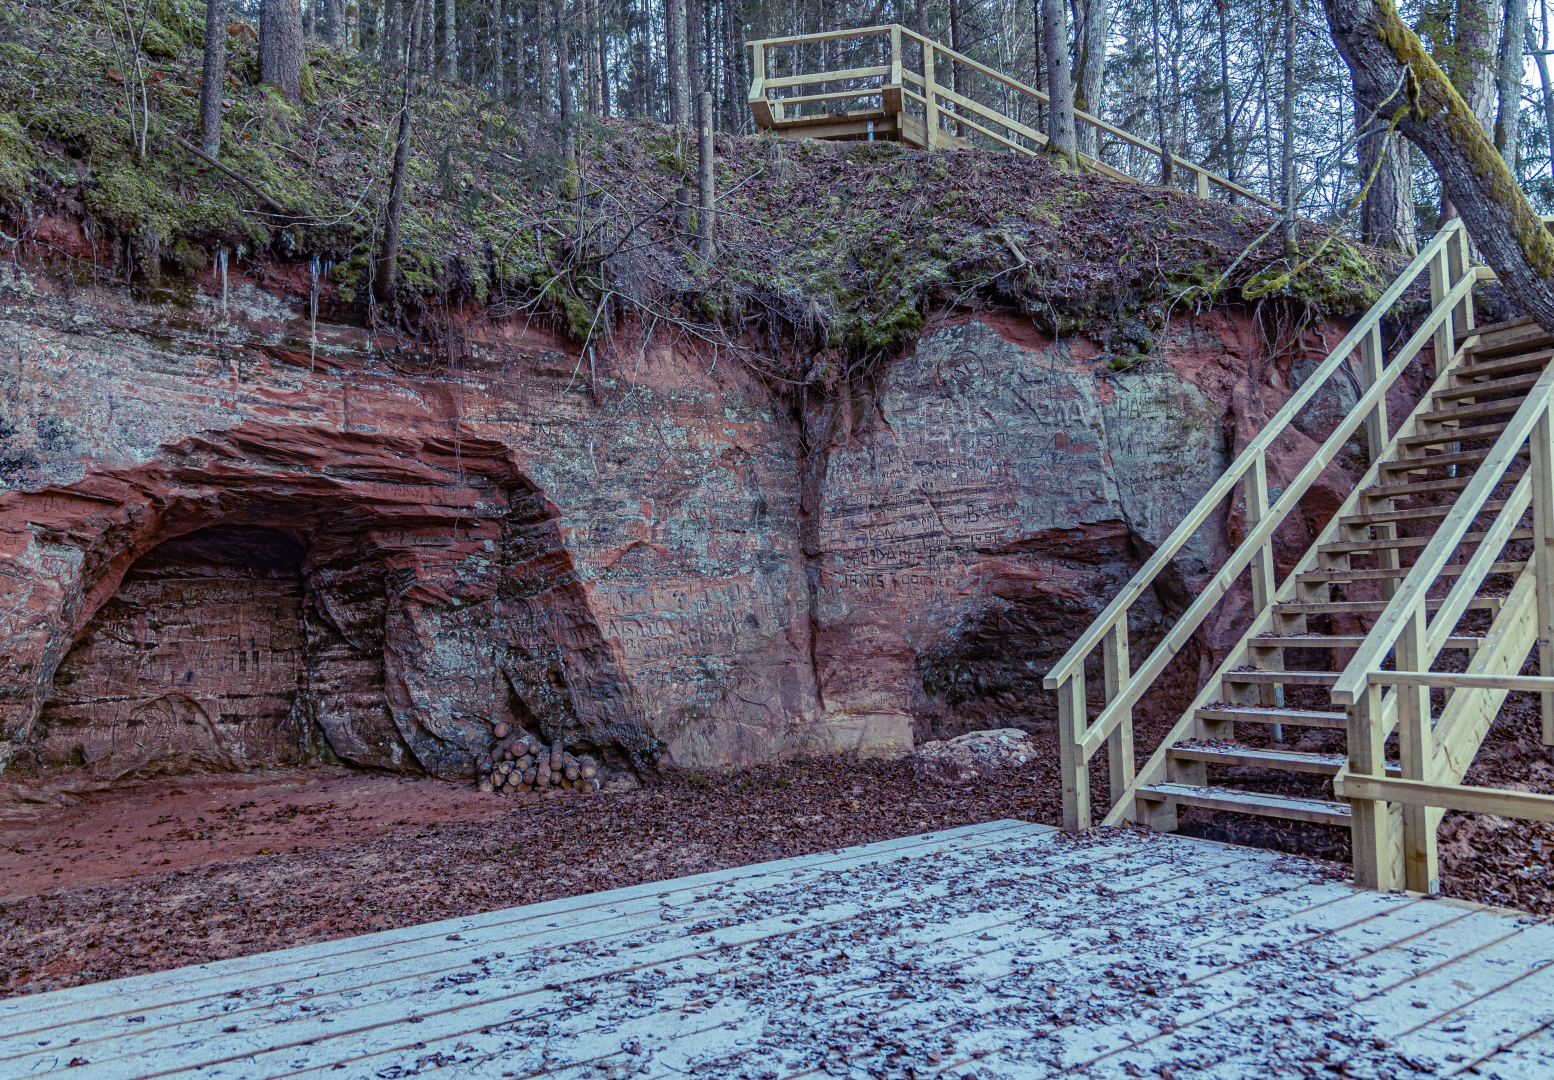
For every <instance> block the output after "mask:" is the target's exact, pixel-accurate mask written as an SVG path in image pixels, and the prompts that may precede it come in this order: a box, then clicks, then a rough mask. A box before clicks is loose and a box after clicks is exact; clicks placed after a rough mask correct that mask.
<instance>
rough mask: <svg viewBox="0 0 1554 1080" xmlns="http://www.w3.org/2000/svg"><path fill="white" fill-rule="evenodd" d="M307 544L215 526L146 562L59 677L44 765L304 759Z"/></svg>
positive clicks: (48, 709)
mask: <svg viewBox="0 0 1554 1080" xmlns="http://www.w3.org/2000/svg"><path fill="white" fill-rule="evenodd" d="M306 555H307V548H306V546H305V545H304V544H303V543H301V542H300V541H299V540H297V539H296V538H295V537H293V536H291V535H289V534H288V533H286V532H284V531H282V530H280V529H276V528H271V527H268V526H263V525H233V524H220V525H210V526H207V527H205V528H201V529H197V530H195V531H193V532H189V533H185V534H183V535H181V536H177V537H174V538H172V539H169V540H166V541H164V542H162V543H161V544H158V545H157V546H156V547H154V548H152V549H151V550H150V551H148V552H146V553H145V554H144V555H142V556H141V557H140V558H139V559H137V560H136V561H135V562H134V563H133V564H132V565H131V566H130V568H129V569H128V571H126V573H125V575H124V578H123V580H122V582H121V584H120V586H119V589H118V591H117V592H116V593H115V595H114V596H113V598H112V599H110V600H109V601H108V602H107V603H105V604H104V605H103V606H102V607H101V608H100V609H99V610H98V611H97V612H96V614H95V615H93V617H92V618H91V620H90V622H88V624H87V626H86V628H85V629H84V630H83V631H82V632H81V633H80V635H79V636H78V637H77V639H76V641H75V643H74V645H73V646H72V648H71V650H70V652H69V653H68V654H67V655H66V657H65V659H64V661H63V662H62V663H61V664H60V666H59V669H58V671H57V672H56V674H55V676H54V688H53V692H52V694H51V695H50V697H49V700H48V702H47V703H46V704H45V706H44V711H43V717H42V720H43V731H44V737H43V739H42V740H41V745H40V746H39V747H38V752H39V756H40V757H41V758H42V760H43V762H44V763H45V764H59V765H64V764H73V765H77V766H87V767H89V768H90V769H91V770H92V771H93V772H96V773H98V774H101V775H107V776H123V775H127V774H134V773H144V772H165V771H180V770H183V769H191V768H217V769H230V768H241V767H243V766H245V765H249V764H255V763H264V764H284V763H290V762H295V761H297V760H298V759H299V757H300V756H301V755H302V754H303V751H304V747H305V744H306V742H307V731H306V730H305V728H306V718H305V715H304V714H303V711H302V710H299V709H298V704H299V693H300V692H301V689H302V687H303V684H304V682H305V673H304V666H305V659H304V658H305V652H306V627H305V620H304V602H305V587H304V580H303V561H304V559H305V557H306Z"/></svg>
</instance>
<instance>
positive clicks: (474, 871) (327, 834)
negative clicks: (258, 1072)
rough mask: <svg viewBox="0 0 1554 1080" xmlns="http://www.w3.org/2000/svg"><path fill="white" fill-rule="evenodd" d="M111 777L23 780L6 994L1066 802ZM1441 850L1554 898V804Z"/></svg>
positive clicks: (975, 793) (1210, 825)
mask: <svg viewBox="0 0 1554 1080" xmlns="http://www.w3.org/2000/svg"><path fill="white" fill-rule="evenodd" d="M1035 741H1036V745H1037V750H1038V756H1037V762H1049V761H1055V760H1056V758H1057V748H1056V746H1055V744H1054V740H1053V738H1052V736H1051V735H1047V736H1045V737H1043V736H1037V737H1036V740H1035ZM1093 775H1095V776H1096V777H1098V778H1104V777H1105V776H1106V768H1105V762H1104V759H1097V762H1096V763H1095V768H1094V770H1093ZM1244 779H1247V780H1252V779H1263V780H1266V777H1246V778H1244ZM1236 780H1237V778H1236V777H1234V776H1226V777H1224V778H1222V782H1231V783H1234V782H1236ZM1468 782H1469V783H1477V784H1486V785H1490V786H1497V787H1520V788H1522V789H1523V790H1549V789H1550V788H1551V787H1554V767H1551V766H1550V765H1549V764H1548V751H1547V749H1546V748H1544V747H1541V746H1539V745H1538V738H1537V714H1536V709H1535V708H1534V707H1532V706H1531V705H1530V703H1523V702H1513V703H1512V705H1511V706H1510V707H1508V708H1507V709H1506V710H1505V712H1504V713H1503V714H1502V718H1501V720H1500V721H1497V723H1496V725H1495V727H1494V729H1492V730H1491V733H1490V737H1489V739H1488V740H1487V741H1486V743H1485V746H1484V748H1483V750H1482V751H1481V752H1480V756H1479V759H1478V761H1477V762H1476V763H1475V765H1474V767H1473V770H1472V771H1471V772H1470V773H1469V776H1468ZM1102 783H1103V784H1104V779H1103V780H1102ZM92 786H93V785H91V784H80V785H77V786H76V788H75V793H74V794H60V793H59V785H58V784H56V785H54V787H53V789H52V790H53V791H54V794H52V795H49V794H46V793H41V792H38V791H37V790H34V791H33V792H32V794H31V798H33V799H35V800H41V801H33V802H18V801H16V800H15V798H14V797H13V798H12V799H11V800H10V801H0V933H3V934H4V943H3V952H0V996H8V995H10V994H16V993H27V992H32V991H37V990H47V989H56V988H60V987H65V986H72V985H76V984H78V983H84V982H93V981H97V980H100V979H108V978H116V977H119V976H123V975H132V974H137V973H140V972H145V971H153V970H158V969H162V968H168V967H175V966H178V965H182V964H194V963H203V962H206V961H210V960H216V959H221V958H225V957H231V956H241V955H246V954H250V953H256V952H263V951H266V950H269V949H277V948H284V947H287V946H291V945H303V944H307V943H309V942H313V941H319V940H324V939H327V938H334V937H341V936H346V935H350V934H360V933H366V932H369V931H372V930H378V929H388V928H391V927H397V926H406V925H413V924H416V923H423V922H428V921H431V920H434V919H440V918H449V917H454V916H458V915H465V914H470V913H474V912H479V911H487V910H491V909H494V908H504V907H512V906H515V905H519V904H529V903H534V902H537V901H541V900H549V899H554V898H557V897H562V896H571V895H577V894H581V893H588V892H595V891H598V890H601V889H611V888H616V887H619V886H624V885H633V884H637V883H639V882H644V881H658V880H664V879H668V878H675V877H682V876H685V875H689V874H696V873H701V872H703V871H707V870H714V869H720V868H723V867H728V866H739V865H746V864H749V863H755V862H762V861H765V860H768V859H779V858H786V857H789V856H795V855H804V854H810V853H814V852H818V851H826V850H831V849H834V848H838V847H844V846H847V845H852V844H864V843H870V842H873V841H878V840H888V839H892V838H894V837H897V836H908V835H912V834H915V833H922V832H928V831H930V830H934V829H941V828H947V827H952V826H956V825H965V824H971V823H974V822H982V821H992V820H996V819H999V818H1017V819H1021V820H1025V821H1038V822H1044V823H1048V824H1057V823H1058V822H1059V820H1060V812H1059V798H1058V790H1059V789H1058V781H1057V776H1056V772H1055V770H1054V769H1052V768H1050V767H1049V766H1047V765H1045V764H1037V765H1035V766H1033V768H1032V769H1031V773H1030V774H1029V775H1019V776H1012V777H1009V778H1007V779H1005V780H1003V781H1001V782H998V783H987V784H981V785H975V786H972V787H968V788H964V789H949V788H944V787H940V786H939V785H936V784H930V783H921V782H918V781H917V780H915V779H914V778H913V776H912V769H911V763H910V762H909V761H894V762H885V761H863V762H856V761H847V760H843V759H838V758H833V759H822V760H814V761H806V762H794V763H784V764H776V765H770V766H763V767H761V768H756V769H751V770H748V771H744V772H737V773H731V774H729V775H724V776H705V775H693V776H690V777H685V778H683V779H682V781H681V782H678V783H674V784H666V785H662V786H658V787H652V788H645V789H642V790H638V791H629V792H599V793H596V794H589V795H582V794H572V793H559V792H558V793H552V794H548V795H522V796H516V797H513V798H508V799H503V798H498V797H495V796H491V795H482V794H480V793H479V792H477V791H476V790H474V789H473V788H472V787H471V786H469V785H468V784H462V783H458V784H455V783H445V782H442V781H436V780H426V779H415V780H412V779H403V778H398V777H391V776H383V775H374V774H368V773H362V772H359V771H354V770H349V769H344V768H315V769H298V770H278V771H268V772H255V773H245V774H239V775H215V776H211V775H206V776H185V777H178V778H175V779H161V780H154V781H147V782H143V783H134V784H117V785H113V786H112V787H111V788H109V787H108V786H107V785H102V784H97V785H95V786H97V787H99V788H103V789H104V790H96V791H93V790H88V789H89V788H90V787H92ZM1103 792H1104V789H1103V790H1098V791H1095V793H1094V794H1095V795H1096V796H1097V804H1096V805H1097V810H1098V813H1099V809H1100V807H1101V806H1103V805H1104V794H1103ZM1318 793H1319V792H1317V791H1312V792H1309V794H1318ZM1182 825H1183V831H1184V832H1187V833H1190V834H1196V835H1205V836H1211V837H1213V838H1215V839H1223V840H1229V841H1232V842H1241V843H1253V844H1260V845H1264V846H1268V847H1274V848H1280V849H1283V850H1288V851H1298V852H1302V853H1305V854H1311V855H1317V856H1322V857H1327V858H1330V859H1333V860H1335V862H1334V865H1335V870H1337V869H1339V868H1340V867H1342V866H1343V864H1344V863H1345V862H1346V861H1347V858H1348V850H1347V849H1348V837H1347V836H1346V835H1341V833H1342V830H1334V829H1324V828H1323V827H1321V826H1304V825H1300V824H1298V823H1275V822H1269V821H1266V820H1263V819H1248V818H1243V817H1239V816H1236V815H1224V814H1202V813H1199V812H1192V813H1186V814H1184V815H1183V820H1182ZM1441 869H1442V883H1443V887H1444V891H1445V892H1446V894H1447V895H1450V896H1457V897H1461V898H1463V899H1467V900H1476V901H1479V902H1481V903H1487V904H1492V905H1498V906H1507V907H1518V908H1521V909H1523V910H1527V911H1533V912H1537V913H1540V914H1543V915H1554V824H1547V823H1541V822H1515V821H1507V820H1505V819H1498V818H1491V817H1483V816H1479V815H1467V814H1463V815H1459V814H1452V815H1449V816H1448V817H1447V820H1446V822H1445V825H1444V827H1443V828H1442V831H1441Z"/></svg>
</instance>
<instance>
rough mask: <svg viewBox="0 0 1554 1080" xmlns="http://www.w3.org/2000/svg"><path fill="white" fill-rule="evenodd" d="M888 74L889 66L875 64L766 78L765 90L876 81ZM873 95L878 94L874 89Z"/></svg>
mask: <svg viewBox="0 0 1554 1080" xmlns="http://www.w3.org/2000/svg"><path fill="white" fill-rule="evenodd" d="M889 74H890V65H889V64H876V65H874V66H872V67H861V68H843V69H841V70H839V71H817V72H813V73H811V74H809V75H783V76H780V77H778V78H775V79H774V78H770V77H768V78H767V80H766V89H768V90H781V89H783V88H784V87H788V86H810V85H812V84H814V83H828V82H845V81H847V80H848V79H877V78H879V77H880V76H882V75H884V76H888V75H889ZM873 93H876V94H877V93H879V90H878V88H876V89H875V90H874V91H873Z"/></svg>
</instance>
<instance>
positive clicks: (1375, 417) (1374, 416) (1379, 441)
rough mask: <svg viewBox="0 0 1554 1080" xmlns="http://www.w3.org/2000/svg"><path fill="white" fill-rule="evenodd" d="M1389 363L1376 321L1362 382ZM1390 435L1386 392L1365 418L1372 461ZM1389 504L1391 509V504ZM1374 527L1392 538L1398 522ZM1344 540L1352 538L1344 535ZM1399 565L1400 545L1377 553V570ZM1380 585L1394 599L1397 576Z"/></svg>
mask: <svg viewBox="0 0 1554 1080" xmlns="http://www.w3.org/2000/svg"><path fill="white" fill-rule="evenodd" d="M1386 366H1387V356H1386V352H1385V350H1384V349H1383V346H1382V340H1381V322H1380V320H1377V322H1376V325H1374V326H1372V327H1371V329H1370V332H1369V333H1367V334H1366V335H1365V339H1364V340H1363V341H1361V342H1360V369H1361V381H1362V382H1363V384H1364V387H1365V389H1366V390H1369V389H1370V388H1371V387H1373V386H1375V385H1376V383H1377V382H1378V381H1379V380H1380V379H1381V376H1382V374H1383V369H1385V368H1386ZM1389 435H1390V426H1389V424H1388V422H1387V397H1386V395H1385V394H1383V395H1382V396H1381V398H1380V399H1379V400H1378V401H1377V402H1376V407H1375V408H1373V409H1372V410H1371V411H1370V412H1369V413H1368V414H1367V415H1366V417H1365V445H1366V449H1367V450H1368V452H1369V456H1370V460H1371V462H1372V464H1374V463H1375V462H1376V461H1377V460H1378V459H1379V458H1380V457H1381V452H1382V450H1383V449H1385V448H1386V445H1387V439H1388V437H1389ZM1403 479H1404V480H1405V481H1406V480H1407V479H1408V478H1407V475H1406V474H1405V475H1404V477H1403ZM1382 483H1383V484H1385V483H1386V479H1385V477H1383V478H1382ZM1388 507H1389V508H1390V503H1389V504H1388ZM1375 528H1376V537H1377V539H1379V540H1391V539H1392V538H1393V536H1394V535H1395V533H1396V532H1397V526H1395V525H1377V526H1376V527H1375ZM1361 531H1363V530H1361ZM1345 539H1349V538H1348V537H1345ZM1398 565H1399V564H1398V552H1397V548H1387V549H1386V550H1384V551H1378V552H1377V553H1376V566H1377V568H1378V569H1381V570H1396V569H1397V568H1398ZM1377 584H1378V585H1379V586H1380V588H1381V598H1382V599H1383V600H1391V599H1392V594H1393V592H1394V591H1396V589H1397V581H1396V579H1394V578H1383V579H1382V580H1381V581H1379V582H1377Z"/></svg>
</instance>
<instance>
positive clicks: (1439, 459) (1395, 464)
mask: <svg viewBox="0 0 1554 1080" xmlns="http://www.w3.org/2000/svg"><path fill="white" fill-rule="evenodd" d="M1490 453H1491V451H1490V450H1464V451H1462V452H1461V453H1460V454H1434V455H1431V456H1430V457H1414V458H1399V459H1398V460H1396V461H1384V462H1382V463H1381V471H1382V472H1384V473H1411V472H1423V471H1425V470H1426V469H1444V468H1446V467H1447V466H1448V465H1476V464H1478V463H1479V462H1480V461H1483V460H1484V459H1485V458H1487V457H1488V456H1489V455H1490ZM1526 455H1527V448H1526V447H1525V446H1524V447H1522V449H1521V451H1520V452H1519V454H1518V456H1520V457H1525V456H1526Z"/></svg>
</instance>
